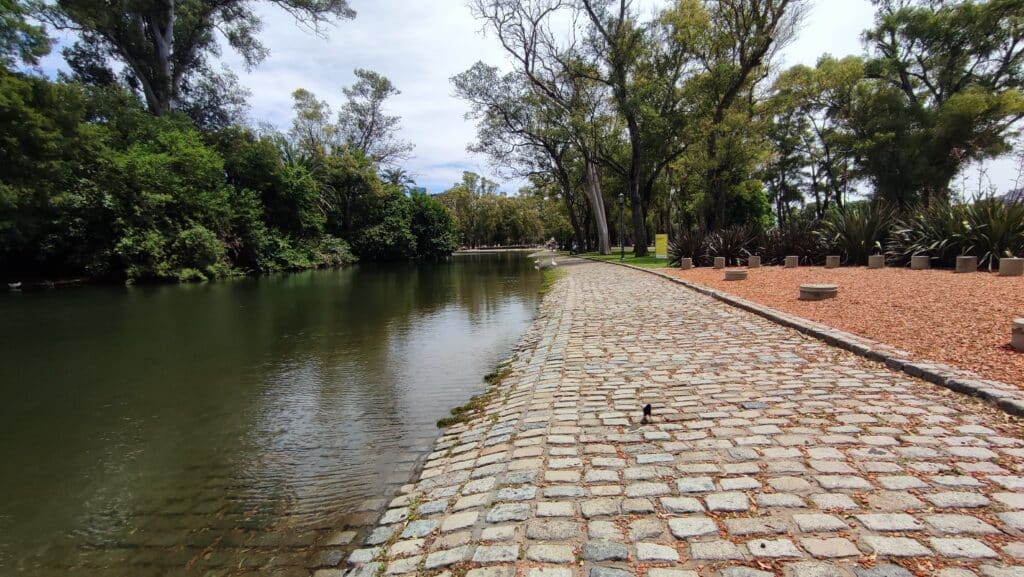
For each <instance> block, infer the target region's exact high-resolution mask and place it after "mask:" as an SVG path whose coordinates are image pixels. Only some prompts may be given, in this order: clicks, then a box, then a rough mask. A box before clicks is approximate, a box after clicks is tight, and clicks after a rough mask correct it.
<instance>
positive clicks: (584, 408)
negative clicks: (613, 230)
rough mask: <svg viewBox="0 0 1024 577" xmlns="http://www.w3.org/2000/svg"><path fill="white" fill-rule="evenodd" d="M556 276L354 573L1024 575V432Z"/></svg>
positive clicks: (631, 281) (608, 280)
mask: <svg viewBox="0 0 1024 577" xmlns="http://www.w3.org/2000/svg"><path fill="white" fill-rule="evenodd" d="M565 268H566V269H567V270H568V271H569V273H568V275H567V276H566V278H565V279H564V280H562V281H560V282H559V283H557V285H556V286H555V288H554V290H553V291H552V292H551V293H550V295H549V296H548V297H547V298H545V300H544V304H543V306H542V308H541V311H540V313H539V314H538V316H537V319H536V320H535V321H534V323H533V324H532V325H531V326H530V328H529V330H528V331H527V333H526V334H525V335H524V336H523V338H522V340H521V342H520V345H519V347H518V349H517V354H516V356H515V357H514V359H513V360H512V361H511V362H510V364H509V365H508V368H509V376H508V377H507V378H506V379H505V381H504V382H503V383H502V385H501V387H502V390H501V392H502V394H500V395H498V396H497V397H496V400H495V401H494V402H493V404H492V405H490V406H488V407H487V408H486V409H485V410H484V415H483V416H482V417H481V418H478V419H476V420H474V421H470V422H468V423H465V424H459V425H455V426H453V427H451V428H449V429H448V430H446V431H445V432H444V433H443V434H442V436H441V438H440V439H439V440H438V442H437V444H436V446H435V450H434V451H433V452H432V453H431V454H430V455H429V456H428V457H427V459H426V462H425V464H424V465H423V470H422V472H421V474H420V478H419V479H418V480H417V481H416V482H415V483H413V484H410V485H408V486H406V487H405V488H403V492H402V494H401V495H398V496H397V497H396V498H395V499H393V500H392V501H391V504H390V505H389V511H388V512H387V513H385V516H384V517H383V518H382V522H383V525H382V527H380V528H378V529H377V530H376V532H374V533H373V535H374V537H372V538H371V541H374V542H379V545H381V546H380V547H367V548H365V549H361V550H357V551H355V552H353V553H352V554H351V555H350V556H349V559H348V563H349V564H350V565H352V566H353V572H352V573H351V574H350V575H351V577H373V576H374V575H377V574H380V573H384V574H387V575H389V576H391V575H394V576H404V575H411V574H415V573H418V572H420V571H421V570H422V569H426V570H427V571H428V574H429V575H437V574H438V573H440V575H438V577H450V575H451V573H454V572H455V571H456V569H455V567H453V566H457V567H459V568H464V569H465V570H466V571H468V573H466V575H467V577H513V576H514V575H517V574H518V575H522V576H523V577H588V576H592V577H638V575H640V574H641V573H643V574H644V577H697V576H701V577H703V576H704V575H709V576H716V577H768V576H769V575H779V574H781V575H783V576H784V577H832V576H835V577H854V576H856V577H906V575H907V573H906V572H905V570H904V569H903V568H902V567H900V566H899V565H897V563H911V564H916V563H919V562H920V563H928V564H930V565H927V566H928V567H930V571H931V573H930V574H934V575H936V576H938V577H970V575H977V574H980V575H982V576H983V577H1024V570H1021V569H1020V567H1018V566H1017V565H1016V564H1019V563H1020V562H1021V557H1022V556H1024V539H1022V537H1021V535H1022V533H1024V475H1022V472H1024V428H1022V427H1021V425H1020V423H1019V422H1014V421H1007V420H1006V417H1005V416H1004V415H1002V414H1001V413H998V412H997V410H996V409H994V408H992V407H990V406H988V405H985V404H983V403H981V402H978V401H973V400H970V399H968V398H966V397H963V396H960V395H957V394H955V393H952V392H950V391H947V390H945V389H941V388H938V387H936V386H934V385H931V384H928V383H925V382H922V381H919V380H916V379H913V378H910V377H908V376H907V375H906V374H904V373H901V372H893V371H892V370H890V369H889V368H887V367H886V366H884V365H881V364H877V363H873V362H870V361H867V360H865V359H863V358H860V357H857V356H855V355H852V354H850V353H847V352H845V351H840V350H838V349H834V348H832V347H830V346H828V345H826V344H824V343H822V342H820V341H817V340H812V339H808V338H806V337H804V336H803V335H801V334H799V333H797V332H795V331H792V330H790V329H786V328H783V327H781V326H779V325H777V324H774V323H771V322H768V321H766V320H764V319H762V318H760V317H758V316H755V315H752V314H750V313H748V312H744V311H742V310H739V309H737V308H732V307H729V306H726V305H724V304H722V303H718V302H715V301H713V300H711V299H709V298H707V297H706V296H703V295H701V294H698V293H696V292H693V291H690V290H687V289H685V288H683V287H680V286H678V285H674V284H671V283H668V282H666V281H664V280H661V279H658V278H657V277H654V276H652V275H648V274H642V273H639V272H635V271H630V270H627V269H624V268H621V267H613V266H608V265H597V264H589V263H587V264H578V265H572V266H566V267H565ZM641 294H642V295H644V298H642V299H637V298H636V295H641ZM837 338H838V337H837ZM914 370H921V371H924V370H925V368H924V367H917V368H916V369H914ZM921 374H924V373H923V372H922V373H921ZM986 386H988V385H986ZM647 403H650V404H651V405H652V407H653V408H654V417H653V419H652V421H653V422H652V423H650V424H647V425H642V424H641V423H640V408H641V407H642V406H643V405H644V404H647ZM416 503H419V506H418V507H416V506H415V504H416ZM413 511H416V514H417V515H418V516H419V517H420V518H415V517H414V520H411V521H410V520H409V519H408V517H409V516H410V515H411V514H412V512H413ZM624 515H628V517H626V518H625V519H623V516H624ZM712 517H714V518H712ZM396 539H401V540H398V541H396ZM905 557H910V558H911V559H909V560H905V561H904V560H900V559H901V558H905ZM914 557H917V558H920V559H913V558H914ZM524 563H525V564H526V565H525V567H522V566H521V564H524ZM862 563H867V564H869V565H871V566H870V567H866V566H863V565H862ZM543 564H549V565H543ZM651 564H654V565H658V567H649V565H651ZM641 565H645V566H648V567H647V568H646V569H641ZM744 565H749V566H744ZM907 566H908V567H909V566H910V565H907ZM922 566H925V565H922ZM446 568H448V569H446ZM460 570H461V569H460ZM442 571H443V572H442ZM520 571H521V572H520ZM901 571H903V572H901Z"/></svg>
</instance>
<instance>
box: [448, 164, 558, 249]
mask: <svg viewBox="0 0 1024 577" xmlns="http://www.w3.org/2000/svg"><path fill="white" fill-rule="evenodd" d="M496 190H497V184H496V183H494V182H491V181H489V180H487V179H486V178H483V177H481V176H479V175H477V174H474V173H471V172H467V173H464V174H463V180H462V182H460V183H458V184H456V185H454V186H453V187H452V188H450V189H448V190H447V191H445V192H443V193H442V194H440V195H439V196H438V199H439V200H440V202H441V203H442V204H443V205H444V206H445V207H447V208H448V210H449V211H450V212H451V214H452V215H453V217H454V219H455V225H456V227H457V229H458V231H459V236H460V239H459V241H460V244H462V245H463V246H467V247H473V248H476V247H494V246H531V245H537V244H540V243H542V242H544V241H546V240H547V239H549V238H552V237H555V236H556V235H558V234H562V235H563V236H564V231H565V229H564V223H559V222H558V221H554V224H555V225H557V226H559V228H556V229H554V230H551V229H548V228H547V227H546V226H545V222H544V219H543V216H542V215H543V212H544V202H545V201H544V198H543V197H542V196H540V195H532V194H528V191H524V192H523V193H521V194H519V195H516V196H507V195H505V194H504V193H498V192H496ZM549 222H551V221H550V220H549Z"/></svg>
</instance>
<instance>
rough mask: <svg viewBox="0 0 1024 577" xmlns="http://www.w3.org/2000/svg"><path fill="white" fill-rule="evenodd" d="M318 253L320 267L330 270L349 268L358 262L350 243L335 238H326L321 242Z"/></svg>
mask: <svg viewBox="0 0 1024 577" xmlns="http://www.w3.org/2000/svg"><path fill="white" fill-rule="evenodd" d="M317 253H318V255H319V260H320V266H324V267H328V268H336V267H342V266H348V265H350V264H352V263H354V262H355V261H356V257H355V255H353V254H352V251H351V250H350V249H349V247H348V243H347V242H345V241H344V240H342V239H340V238H336V237H333V236H325V237H323V238H322V239H321V240H320V246H319V247H318V250H317Z"/></svg>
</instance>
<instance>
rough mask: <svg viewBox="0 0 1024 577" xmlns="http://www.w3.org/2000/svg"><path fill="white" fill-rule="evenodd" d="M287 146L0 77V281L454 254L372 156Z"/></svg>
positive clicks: (117, 93)
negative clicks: (299, 151)
mask: <svg viewBox="0 0 1024 577" xmlns="http://www.w3.org/2000/svg"><path fill="white" fill-rule="evenodd" d="M291 152H292V151H291V150H290V149H289V144H288V142H287V138H286V137H285V135H282V134H279V133H273V132H271V133H268V134H258V133H256V132H255V131H253V130H251V129H248V128H245V127H238V126H236V127H230V128H227V129H224V130H220V131H217V132H201V131H200V130H198V129H197V128H196V127H195V126H194V124H193V123H192V121H191V120H190V119H188V118H187V117H185V116H184V115H173V114H172V115H168V116H162V117H156V116H153V115H151V114H148V113H147V112H146V111H145V110H143V109H142V107H141V104H140V103H139V101H138V100H137V99H136V98H134V97H132V96H131V95H128V94H126V93H124V92H122V91H121V90H119V89H116V88H109V87H108V88H89V87H85V86H82V85H79V84H75V83H71V82H63V81H61V82H52V81H49V80H46V79H42V78H36V77H31V76H25V75H20V74H15V73H10V72H3V71H0V271H3V275H4V276H6V277H8V278H11V279H18V278H22V277H25V276H37V277H72V276H76V277H81V276H85V277H92V278H107V279H120V280H125V281H128V282H140V281H162V280H178V281H193V280H208V279H213V278H218V277H223V276H227V275H232V274H241V273H246V272H265V271H284V270H298V269H306V268H315V267H323V266H343V265H346V264H349V263H351V262H353V261H354V260H355V257H356V256H358V257H361V258H367V259H371V260H375V259H410V258H418V257H426V258H437V257H441V256H445V255H447V254H449V253H450V252H451V251H452V250H453V249H454V247H455V242H454V239H455V236H454V234H455V233H454V225H453V223H452V218H451V216H450V215H449V214H448V213H447V211H446V210H445V209H444V207H443V206H442V205H441V204H440V203H439V202H438V201H436V200H435V199H433V198H431V197H429V196H426V195H413V196H411V197H410V196H409V195H408V194H407V192H406V191H405V190H404V189H403V188H400V187H399V186H396V185H388V184H385V183H383V182H382V181H381V179H380V177H379V176H378V174H377V170H378V166H377V165H376V163H374V162H373V161H371V160H370V159H367V158H365V157H363V156H361V155H359V154H357V153H353V152H351V151H349V150H346V149H340V150H337V151H333V152H332V153H331V154H330V155H329V156H325V157H322V158H310V157H302V156H301V155H294V154H291ZM350 243H351V245H352V250H350V248H349V246H350ZM353 250H354V252H355V255H353Z"/></svg>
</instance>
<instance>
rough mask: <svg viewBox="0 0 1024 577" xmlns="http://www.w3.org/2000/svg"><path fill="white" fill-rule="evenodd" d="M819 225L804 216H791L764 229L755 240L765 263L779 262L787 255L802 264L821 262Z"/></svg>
mask: <svg viewBox="0 0 1024 577" xmlns="http://www.w3.org/2000/svg"><path fill="white" fill-rule="evenodd" d="M819 231H820V225H819V223H818V222H817V221H814V220H812V219H809V218H806V217H795V216H794V217H793V218H790V219H788V220H787V221H786V222H783V223H779V224H778V225H776V226H774V227H772V228H770V229H768V230H766V231H764V232H763V233H762V234H761V235H759V237H758V240H757V241H756V243H757V247H758V250H759V252H760V253H761V255H762V261H763V262H764V263H765V264H780V263H782V262H783V261H785V259H786V257H787V256H797V257H800V261H801V262H802V263H804V264H811V263H817V262H821V261H822V260H823V259H822V249H821V241H820V233H819Z"/></svg>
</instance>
